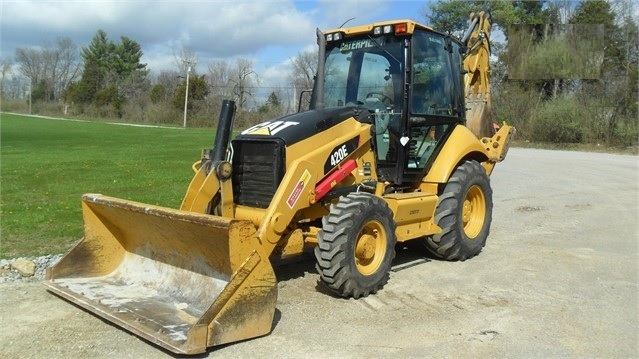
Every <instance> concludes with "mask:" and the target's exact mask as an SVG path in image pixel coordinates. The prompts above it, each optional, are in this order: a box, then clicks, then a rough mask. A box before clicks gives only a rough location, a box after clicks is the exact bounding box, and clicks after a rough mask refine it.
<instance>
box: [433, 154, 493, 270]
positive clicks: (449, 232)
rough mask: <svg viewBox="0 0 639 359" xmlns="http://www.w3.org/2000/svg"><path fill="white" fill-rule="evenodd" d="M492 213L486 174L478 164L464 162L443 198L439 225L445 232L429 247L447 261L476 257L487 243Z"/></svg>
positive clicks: (445, 189) (437, 210) (437, 220)
mask: <svg viewBox="0 0 639 359" xmlns="http://www.w3.org/2000/svg"><path fill="white" fill-rule="evenodd" d="M492 211H493V199H492V190H491V188H490V179H489V178H488V175H487V174H486V171H485V170H484V168H483V167H482V166H481V165H480V164H479V163H478V162H477V161H466V162H464V163H463V164H462V165H461V166H459V167H457V169H456V170H455V171H454V172H453V174H452V176H451V177H450V179H449V180H448V183H447V184H446V187H445V188H444V191H443V192H442V194H441V195H440V197H439V203H438V204H437V209H436V210H435V223H436V224H437V225H439V227H441V229H442V232H441V233H439V234H435V235H433V236H430V237H427V238H426V241H425V244H426V248H428V249H429V250H430V251H431V252H432V253H433V254H434V255H435V256H437V257H439V258H443V259H446V260H460V261H463V260H466V259H468V258H471V257H474V256H475V255H477V254H478V253H479V252H481V250H482V248H483V247H484V245H485V244H486V239H487V238H488V233H489V231H490V222H491V221H492Z"/></svg>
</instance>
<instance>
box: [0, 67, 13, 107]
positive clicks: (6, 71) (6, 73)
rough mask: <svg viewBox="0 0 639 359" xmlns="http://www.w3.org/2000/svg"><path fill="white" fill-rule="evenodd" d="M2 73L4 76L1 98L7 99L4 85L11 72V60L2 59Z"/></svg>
mask: <svg viewBox="0 0 639 359" xmlns="http://www.w3.org/2000/svg"><path fill="white" fill-rule="evenodd" d="M0 73H1V74H2V77H1V78H0V99H5V98H6V90H5V88H4V87H5V85H6V80H7V79H8V76H9V74H10V73H11V60H9V59H4V58H3V59H2V60H0Z"/></svg>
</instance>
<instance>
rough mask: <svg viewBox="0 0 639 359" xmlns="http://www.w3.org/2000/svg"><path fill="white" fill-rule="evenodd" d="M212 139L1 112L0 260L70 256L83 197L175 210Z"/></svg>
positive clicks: (205, 132)
mask: <svg viewBox="0 0 639 359" xmlns="http://www.w3.org/2000/svg"><path fill="white" fill-rule="evenodd" d="M213 137H214V131H213V130H211V129H173V128H149V127H131V126H117V125H114V124H108V123H104V122H76V121H61V120H52V119H43V118H36V117H29V116H19V115H10V114H4V113H3V114H1V117H0V176H1V182H0V230H1V232H0V241H1V242H0V258H8V257H18V256H35V255H44V254H50V253H63V252H65V251H66V250H68V249H69V248H70V247H71V246H72V245H73V244H74V243H75V242H76V241H77V240H79V239H80V238H81V236H82V216H81V207H80V196H81V195H82V194H83V193H102V194H105V195H109V196H114V197H120V198H126V199H131V200H135V201H140V202H145V203H150V204H156V205H160V206H166V207H173V208H176V207H179V205H180V203H181V201H182V196H183V195H184V192H185V191H186V188H187V186H188V184H189V182H190V180H191V177H192V175H193V172H192V170H191V165H192V163H193V162H195V161H197V160H199V157H200V152H201V149H202V148H205V147H210V146H211V145H212V143H213Z"/></svg>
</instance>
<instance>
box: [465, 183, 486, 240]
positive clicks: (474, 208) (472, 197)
mask: <svg viewBox="0 0 639 359" xmlns="http://www.w3.org/2000/svg"><path fill="white" fill-rule="evenodd" d="M485 219H486V197H484V191H482V189H481V187H479V186H478V185H473V186H472V187H470V188H469V189H468V192H466V198H465V199H464V207H463V208H462V223H463V226H464V233H466V236H467V237H468V238H469V239H475V238H476V237H477V236H478V235H479V233H480V232H481V230H482V228H483V227H484V221H485Z"/></svg>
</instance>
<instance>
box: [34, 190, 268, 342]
mask: <svg viewBox="0 0 639 359" xmlns="http://www.w3.org/2000/svg"><path fill="white" fill-rule="evenodd" d="M82 210H83V218H84V238H83V239H82V240H81V241H80V242H79V243H78V244H77V245H76V246H75V247H74V248H73V249H71V250H70V251H69V252H68V253H67V254H66V255H65V256H64V257H63V258H62V259H61V260H60V262H58V264H57V265H55V266H54V267H53V268H50V269H49V270H48V272H47V276H46V280H45V285H46V286H47V287H48V289H49V290H50V291H52V292H53V293H55V294H57V295H60V296H62V297H64V298H65V299H67V300H69V301H71V302H73V303H75V304H77V305H79V306H81V307H83V308H85V309H87V310H89V311H91V312H93V313H95V314H97V315H99V316H101V317H103V318H105V319H106V320H108V321H110V322H113V323H115V324H117V325H119V326H121V327H123V328H125V329H127V330H129V331H131V332H133V333H135V334H137V335H139V336H141V337H143V338H145V339H147V340H149V341H151V342H153V343H156V344H158V345H160V346H162V347H164V348H166V349H168V350H170V351H172V352H175V353H183V354H196V353H202V352H205V351H206V348H207V347H209V346H213V345H217V344H222V343H228V342H233V341H237V340H242V339H247V338H252V337H256V336H260V335H265V334H268V333H269V332H270V331H271V327H272V321H273V314H274V311H275V303H276V300H277V286H276V279H275V274H274V273H273V268H272V266H271V264H270V262H269V259H268V255H266V254H265V253H263V250H262V247H261V246H260V244H259V241H258V240H257V236H256V230H255V227H254V226H253V224H252V223H251V222H248V221H240V220H233V219H227V218H222V217H217V216H211V215H204V214H198V213H192V212H185V211H180V210H174V209H168V208H162V207H157V206H151V205H146V204H142V203H135V202H130V201H126V200H122V199H117V198H111V197H106V196H102V195H94V194H88V195H84V196H83V197H82Z"/></svg>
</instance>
